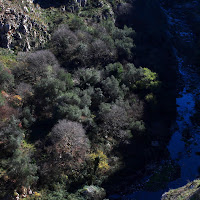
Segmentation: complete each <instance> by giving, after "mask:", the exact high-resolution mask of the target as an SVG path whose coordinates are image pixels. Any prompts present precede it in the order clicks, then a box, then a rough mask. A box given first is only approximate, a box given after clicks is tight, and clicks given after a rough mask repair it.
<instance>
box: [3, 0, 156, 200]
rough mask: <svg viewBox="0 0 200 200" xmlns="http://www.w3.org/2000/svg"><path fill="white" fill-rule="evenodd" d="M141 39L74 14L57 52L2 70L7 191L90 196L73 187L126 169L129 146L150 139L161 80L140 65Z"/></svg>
mask: <svg viewBox="0 0 200 200" xmlns="http://www.w3.org/2000/svg"><path fill="white" fill-rule="evenodd" d="M88 3H89V4H90V5H93V6H98V5H97V4H98V3H99V2H98V1H94V2H93V1H91V2H88ZM110 3H112V5H113V6H116V5H114V4H115V3H116V2H114V1H112V0H110ZM89 4H88V5H89ZM86 9H87V8H86ZM119 9H121V10H118V12H119V13H120V14H124V13H125V12H128V10H129V4H122V7H120V8H119ZM134 37H135V32H134V31H133V30H132V29H131V28H128V27H124V28H123V29H120V28H118V27H116V26H115V24H114V22H113V21H109V20H107V21H104V22H101V23H93V22H92V21H87V22H86V21H84V20H82V19H80V17H78V16H77V17H75V18H71V17H69V25H66V24H64V25H60V26H58V27H57V29H56V30H54V32H53V34H52V39H51V41H50V42H49V45H48V47H49V48H50V50H38V51H35V52H23V53H19V54H18V57H17V62H16V66H13V67H12V68H11V69H8V68H6V67H5V66H3V65H0V112H1V116H0V136H1V138H0V150H1V151H2V152H3V153H0V170H3V172H4V175H5V176H4V175H2V177H1V174H0V190H2V189H1V188H3V186H2V185H5V184H4V183H5V182H6V181H5V180H8V182H7V183H8V184H10V185H11V190H10V191H11V192H12V193H13V191H14V189H17V191H18V189H19V188H20V187H21V186H25V187H27V186H34V187H35V189H38V190H39V189H41V195H44V196H43V197H40V198H42V199H67V198H68V197H69V198H68V199H70V198H72V197H74V198H76V197H77V198H79V197H80V198H82V196H81V195H80V196H79V195H78V194H77V195H73V194H72V195H69V196H68V194H69V193H68V190H69V191H73V190H75V189H78V188H80V187H82V185H84V184H86V183H87V184H93V183H95V184H99V185H100V184H101V183H102V181H103V180H105V179H106V178H107V177H108V176H109V175H110V174H111V173H113V172H114V171H115V170H116V169H117V168H119V165H120V162H119V160H120V158H122V156H121V155H120V152H121V147H122V146H123V147H125V148H126V145H127V144H129V143H131V142H132V141H133V140H135V141H134V142H135V143H137V138H140V139H141V137H143V140H145V138H144V136H146V132H147V131H148V126H147V125H146V121H145V120H146V118H144V112H145V108H146V107H148V106H149V105H150V104H151V103H152V102H154V104H156V102H157V101H156V97H157V94H158V92H159V89H160V82H159V80H158V75H157V74H156V73H154V72H152V71H151V70H149V69H148V68H142V67H136V66H135V65H134V64H133V63H132V61H133V60H134V59H133V58H134V56H135V44H134ZM152 108H153V107H152ZM145 114H146V113H145ZM138 136H139V137H138ZM138 145H139V144H138ZM133 153H135V154H137V152H133ZM0 172H1V171H0ZM4 179H5V180H4ZM38 180H39V181H38ZM1 181H3V184H1ZM4 190H5V187H4ZM35 194H36V196H37V195H38V197H36V196H34V195H33V196H32V198H33V199H36V198H39V196H40V193H35ZM0 198H1V196H0Z"/></svg>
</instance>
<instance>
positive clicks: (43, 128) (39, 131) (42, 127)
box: [30, 120, 55, 141]
mask: <svg viewBox="0 0 200 200" xmlns="http://www.w3.org/2000/svg"><path fill="white" fill-rule="evenodd" d="M54 125H55V120H43V121H39V122H37V121H36V122H35V123H34V124H33V125H32V127H31V134H30V140H31V141H37V140H43V139H45V137H46V136H47V134H48V133H49V132H50V131H51V129H52V127H53V126H54Z"/></svg>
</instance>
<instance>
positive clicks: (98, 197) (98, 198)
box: [81, 185, 106, 200]
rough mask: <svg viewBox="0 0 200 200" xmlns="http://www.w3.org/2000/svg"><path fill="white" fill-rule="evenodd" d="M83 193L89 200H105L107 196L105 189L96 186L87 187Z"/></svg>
mask: <svg viewBox="0 0 200 200" xmlns="http://www.w3.org/2000/svg"><path fill="white" fill-rule="evenodd" d="M81 193H82V195H83V196H84V197H85V199H87V200H94V199H95V200H103V199H104V198H105V196H106V192H105V190H104V189H103V188H101V187H97V186H94V185H90V186H85V187H84V188H83V189H82V191H81Z"/></svg>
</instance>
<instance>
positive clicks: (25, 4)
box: [0, 0, 49, 51]
mask: <svg viewBox="0 0 200 200" xmlns="http://www.w3.org/2000/svg"><path fill="white" fill-rule="evenodd" d="M48 39H49V34H48V26H47V25H46V24H45V23H44V22H43V21H42V20H41V9H40V7H39V6H38V5H34V4H33V1H32V0H24V1H17V2H16V1H15V0H13V1H5V0H1V1H0V47H3V48H9V49H20V50H23V51H28V50H30V49H31V48H32V47H41V46H43V45H44V44H45V42H46V41H47V40H48Z"/></svg>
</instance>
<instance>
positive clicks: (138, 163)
mask: <svg viewBox="0 0 200 200" xmlns="http://www.w3.org/2000/svg"><path fill="white" fill-rule="evenodd" d="M118 12H119V11H118ZM119 13H120V12H119ZM116 23H117V25H118V26H119V27H123V26H124V25H127V26H129V27H132V28H133V29H134V30H135V31H136V39H135V43H136V58H135V60H133V63H134V64H135V66H137V67H139V66H142V67H147V68H150V69H151V70H152V71H154V72H157V74H158V75H159V79H160V80H161V82H162V88H161V90H160V91H161V92H160V94H159V95H158V97H157V98H158V104H157V106H156V108H151V107H149V108H147V109H146V111H145V117H144V118H145V123H146V124H147V126H148V133H147V135H146V136H143V137H141V138H137V139H135V138H134V141H132V142H131V144H130V145H128V146H126V147H120V152H123V153H122V156H123V157H124V162H125V165H124V168H123V169H121V170H120V171H118V172H117V173H115V174H113V176H112V177H111V178H110V179H109V180H108V181H107V182H106V183H104V186H103V187H105V188H106V191H107V193H108V195H109V194H119V193H120V192H126V191H127V190H129V189H130V186H131V185H134V183H135V182H137V180H138V179H141V178H143V177H144V176H145V175H147V174H148V173H149V171H148V170H147V169H146V166H147V164H150V163H156V162H160V161H162V160H163V159H168V158H169V152H168V150H167V145H168V142H169V140H170V137H171V133H170V128H171V123H172V122H173V121H174V120H175V118H176V92H177V91H176V87H177V62H176V58H175V55H174V50H173V45H174V44H173V40H171V38H170V36H169V33H168V25H167V19H166V16H165V15H164V13H163V11H162V9H161V7H160V3H159V1H157V0H156V1H146V0H135V1H133V2H132V6H131V7H129V12H128V13H126V14H125V13H123V12H122V14H121V15H120V14H119V15H118V17H117V20H116ZM152 141H158V144H159V145H158V147H153V145H152ZM117 151H118V150H117Z"/></svg>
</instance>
